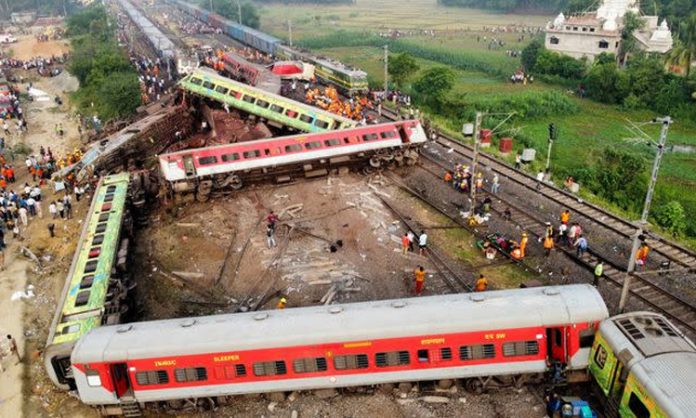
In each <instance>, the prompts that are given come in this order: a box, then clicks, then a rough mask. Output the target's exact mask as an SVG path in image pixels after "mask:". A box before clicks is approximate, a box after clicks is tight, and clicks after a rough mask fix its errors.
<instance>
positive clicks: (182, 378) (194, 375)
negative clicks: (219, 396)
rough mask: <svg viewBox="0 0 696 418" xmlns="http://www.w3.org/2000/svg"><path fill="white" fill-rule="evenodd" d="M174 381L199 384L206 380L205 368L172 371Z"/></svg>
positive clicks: (206, 372)
mask: <svg viewBox="0 0 696 418" xmlns="http://www.w3.org/2000/svg"><path fill="white" fill-rule="evenodd" d="M174 379H175V380H176V381H177V382H179V383H183V382H201V381H204V380H208V371H207V370H206V369H205V367H187V368H185V369H174Z"/></svg>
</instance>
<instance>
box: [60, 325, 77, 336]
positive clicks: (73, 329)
mask: <svg viewBox="0 0 696 418" xmlns="http://www.w3.org/2000/svg"><path fill="white" fill-rule="evenodd" d="M79 330H80V324H72V325H68V326H67V327H64V328H63V331H62V332H60V334H63V335H67V334H73V333H75V332H77V331H79Z"/></svg>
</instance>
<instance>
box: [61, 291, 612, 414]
mask: <svg viewBox="0 0 696 418" xmlns="http://www.w3.org/2000/svg"><path fill="white" fill-rule="evenodd" d="M607 317H608V311H607V308H606V306H605V304H604V302H603V300H602V297H601V295H600V294H599V293H598V292H597V290H596V289H594V288H593V287H592V286H589V285H568V286H558V287H540V288H529V289H515V290H501V291H490V292H482V293H476V294H457V295H444V296H429V297H422V298H411V299H398V300H383V301H375V302H363V303H352V304H343V305H333V306H315V307H306V308H294V309H286V310H279V311H265V312H249V313H238V314H227V315H215V316H208V317H198V318H180V319H171V320H161V321H149V322H142V323H133V324H124V325H118V326H109V327H101V328H98V329H95V330H93V331H91V332H90V333H88V334H87V335H85V336H84V337H82V339H81V340H80V341H79V343H78V344H77V345H76V346H75V349H74V351H73V354H72V357H71V361H72V369H73V374H74V376H75V382H76V386H77V391H78V394H79V397H80V399H81V401H82V402H84V403H86V404H88V405H94V406H97V407H99V408H100V409H101V410H102V412H104V413H110V414H118V413H123V412H124V411H129V412H132V411H133V410H139V409H140V408H142V407H144V406H151V407H153V408H155V409H158V410H160V411H169V410H176V409H181V408H184V407H186V406H198V407H201V408H213V407H215V406H216V405H221V404H225V403H227V402H229V401H231V400H232V399H233V398H232V396H233V395H238V394H245V393H264V392H279V391H280V392H282V391H294V390H308V389H321V388H338V387H347V386H365V385H377V384H384V383H393V382H415V381H422V380H430V381H432V380H442V379H463V384H464V386H465V387H466V388H467V389H469V390H472V391H475V392H476V391H480V390H484V389H486V388H487V387H489V386H491V385H505V384H521V383H523V382H525V381H540V380H541V379H542V378H543V374H544V373H546V372H547V371H549V369H550V365H551V364H554V363H556V364H560V365H562V367H563V368H564V369H565V370H567V371H568V372H577V373H580V374H581V375H584V374H585V370H586V368H587V365H588V358H589V352H590V349H591V346H592V341H593V335H594V333H595V331H596V329H597V327H598V326H599V323H600V322H601V321H603V320H605V319H606V318H607ZM404 324H408V326H404Z"/></svg>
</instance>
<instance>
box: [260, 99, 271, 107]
mask: <svg viewBox="0 0 696 418" xmlns="http://www.w3.org/2000/svg"><path fill="white" fill-rule="evenodd" d="M270 105H271V104H270V103H268V102H267V101H265V100H261V99H259V100H257V101H256V106H258V107H262V108H264V109H267V108H268V106H270Z"/></svg>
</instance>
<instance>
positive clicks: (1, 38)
mask: <svg viewBox="0 0 696 418" xmlns="http://www.w3.org/2000/svg"><path fill="white" fill-rule="evenodd" d="M14 42H17V38H15V37H14V36H12V34H9V33H2V34H0V43H2V44H11V43H14Z"/></svg>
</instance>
